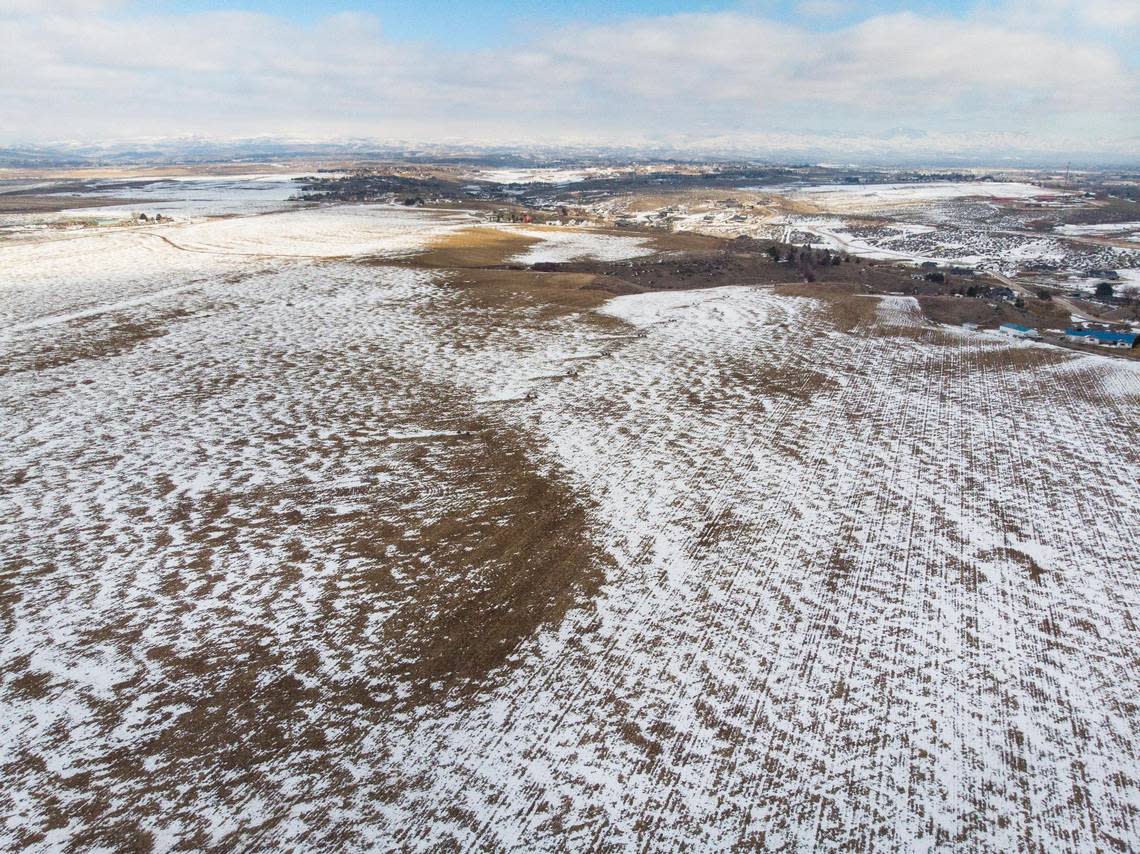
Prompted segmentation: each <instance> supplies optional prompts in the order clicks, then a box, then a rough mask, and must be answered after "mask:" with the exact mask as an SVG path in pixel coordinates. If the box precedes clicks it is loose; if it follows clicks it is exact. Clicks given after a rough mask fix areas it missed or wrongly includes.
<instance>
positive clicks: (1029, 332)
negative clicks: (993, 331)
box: [998, 323, 1041, 338]
mask: <svg viewBox="0 0 1140 854" xmlns="http://www.w3.org/2000/svg"><path fill="white" fill-rule="evenodd" d="M998 330H999V331H1000V332H1004V333H1005V334H1006V335H1012V336H1013V337H1014V338H1040V337H1041V333H1039V332H1038V331H1037V330H1036V329H1034V328H1033V327H1031V326H1024V325H1023V324H1020V323H1003V324H1002V325H1001V326H999V327H998Z"/></svg>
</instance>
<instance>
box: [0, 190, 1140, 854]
mask: <svg viewBox="0 0 1140 854" xmlns="http://www.w3.org/2000/svg"><path fill="white" fill-rule="evenodd" d="M466 222H467V220H466V219H465V217H464V216H463V215H462V214H454V215H448V216H446V217H443V216H439V215H434V214H430V213H424V212H405V211H395V210H393V209H390V208H380V207H367V208H330V209H322V210H317V211H297V212H293V213H289V214H280V215H272V216H260V217H254V218H250V219H247V220H245V219H243V220H224V221H214V222H210V223H205V224H200V225H194V226H183V227H173V226H171V227H166V226H164V227H160V228H156V229H152V230H148V231H146V232H143V231H139V230H131V231H125V232H113V233H107V234H103V235H98V236H92V235H83V236H81V237H63V236H61V237H60V238H59V239H55V240H50V241H45V242H37V243H15V244H13V243H4V244H0V325H2V326H3V328H4V334H3V336H2V337H0V366H2V367H0V407H2V410H3V411H4V412H5V418H4V419H2V420H0V451H2V453H0V485H2V489H0V553H2V557H3V565H4V567H5V569H4V575H3V576H2V578H3V585H2V586H0V620H2V621H3V623H2V627H3V632H2V633H0V767H3V769H4V772H5V773H4V777H5V786H4V789H3V791H2V792H0V805H2V807H3V809H2V812H3V814H4V816H5V819H4V823H3V824H2V825H0V847H3V848H14V847H18V846H21V845H32V846H35V847H38V848H43V849H58V848H64V847H69V846H70V847H74V848H79V849H94V848H99V847H104V848H117V847H124V846H128V845H129V846H130V847H147V846H153V847H154V848H156V849H158V850H171V849H173V848H175V847H176V846H179V847H193V848H207V847H223V848H265V847H271V848H291V849H310V850H312V849H326V848H341V849H342V848H353V849H356V848H363V847H375V848H381V849H385V850H389V849H411V850H440V849H462V850H470V849H481V848H490V849H512V850H567V849H572V850H577V849H599V848H613V847H619V846H628V847H638V848H641V849H644V850H676V851H680V850H694V849H697V850H723V849H728V848H732V847H741V848H746V849H772V850H805V849H816V848H833V847H835V848H838V847H847V848H857V849H861V850H862V849H869V848H872V847H874V848H876V849H879V850H888V851H914V850H931V849H934V848H956V849H961V850H985V851H1008V850H1017V849H1025V850H1043V851H1052V850H1096V849H1105V850H1111V849H1120V850H1127V849H1129V848H1130V847H1135V846H1136V845H1137V842H1138V840H1140V759H1138V758H1137V757H1138V756H1140V749H1138V748H1140V732H1138V717H1137V714H1136V708H1135V695H1136V691H1137V688H1138V687H1140V686H1138V684H1137V675H1136V674H1137V672H1140V671H1138V665H1140V661H1137V657H1136V649H1137V648H1138V644H1140V633H1138V629H1137V626H1136V624H1135V619H1134V615H1135V614H1136V613H1137V611H1138V610H1140V579H1138V577H1137V574H1136V572H1135V569H1136V566H1135V560H1134V558H1133V556H1134V555H1135V554H1136V553H1137V550H1138V547H1140V529H1138V528H1137V526H1136V524H1135V519H1136V517H1137V514H1138V513H1140V490H1137V488H1136V480H1137V472H1138V470H1140V457H1138V451H1137V447H1136V444H1135V442H1134V441H1133V436H1134V435H1135V434H1136V431H1137V429H1138V428H1140V370H1138V366H1137V364H1136V363H1134V362H1125V361H1121V360H1115V359H1111V358H1107V357H1101V356H1088V355H1076V354H1073V353H1069V352H1065V351H1061V350H1058V349H1056V348H1050V347H1047V346H1043V345H1035V344H1028V343H1022V342H1011V341H1008V340H1003V339H999V338H998V337H997V336H992V335H986V334H970V333H962V332H958V331H948V330H941V329H934V328H928V327H926V326H924V325H923V322H922V318H921V315H920V313H919V311H918V308H917V304H916V303H914V302H913V301H912V300H909V299H906V298H888V299H885V300H883V301H881V302H880V301H877V300H874V299H867V298H862V299H857V298H848V299H845V300H830V299H825V298H817V299H809V298H804V297H791V296H781V295H778V294H776V293H774V292H772V291H771V290H768V289H764V288H744V287H738V288H722V289H716V290H709V291H701V292H691V293H685V292H680V293H666V294H645V295H638V296H629V297H620V298H617V299H614V300H611V301H610V302H609V303H607V304H606V305H605V306H604V307H602V308H601V309H600V310H599V311H597V312H589V311H575V312H570V311H549V310H537V309H541V308H542V307H541V306H538V307H537V309H536V310H533V311H532V310H520V309H519V306H518V305H517V304H515V303H513V302H510V301H508V300H507V297H502V298H501V301H495V300H493V299H491V298H490V297H487V296H483V295H481V294H480V293H479V292H478V291H477V290H473V289H464V288H456V287H452V286H450V285H449V284H448V282H447V277H446V275H445V274H443V273H439V272H429V271H423V270H417V269H415V268H414V267H409V266H406V265H405V266H394V265H390V264H387V265H386V264H383V263H375V262H373V263H367V264H365V263H361V262H360V258H359V257H356V256H359V255H363V254H367V255H370V256H371V255H385V254H387V255H392V256H401V257H406V255H407V253H409V252H411V251H412V250H414V249H415V248H416V247H417V246H425V245H427V244H428V243H429V242H430V241H431V240H432V239H433V238H434V237H435V236H440V235H443V234H451V233H453V232H454V231H455V230H456V229H458V228H460V227H462V226H463V225H464V224H465V223H466ZM551 234H561V232H554V231H550V232H547V231H543V232H542V236H543V237H544V240H545V242H544V243H540V244H538V245H537V247H536V249H537V250H538V251H539V252H540V253H543V252H544V253H547V254H546V255H543V256H542V257H543V259H546V258H552V257H554V256H555V255H557V256H558V257H560V258H563V257H564V258H570V257H584V256H590V255H591V254H592V255H595V256H596V255H597V254H598V253H599V252H611V251H612V252H617V253H624V252H635V251H640V249H639V248H638V247H636V246H633V245H630V244H624V243H623V244H621V245H620V246H619V245H617V244H610V243H605V244H604V246H601V245H599V244H598V243H597V241H598V240H600V239H601V238H603V237H605V235H592V234H585V235H584V237H583V238H581V239H585V244H582V243H572V241H570V240H569V239H568V240H567V242H565V243H559V242H558V240H557V239H553V238H551V237H549V236H548V235H551ZM587 238H588V239H587ZM574 239H576V240H577V239H579V237H575V238H574ZM614 239H618V238H614ZM552 241H553V243H552ZM552 253H553V254H552ZM568 253H577V254H568ZM602 257H610V256H605V255H603V256H602ZM612 257H630V256H629V255H624V254H617V255H612ZM568 366H573V370H572V371H571V370H570V369H569V367H568ZM544 496H545V497H544ZM564 517H565V518H564ZM566 518H569V519H570V520H571V522H573V524H572V525H571V526H570V528H569V529H567V527H566V525H567V524H568V523H566V521H565V519H566ZM574 520H577V521H574ZM556 523H557V524H556ZM516 530H517V531H519V532H522V533H520V534H519V536H522V537H523V538H524V539H523V542H524V543H525V548H523V549H522V550H521V554H520V555H515V556H513V557H512V558H511V559H512V560H514V559H516V558H518V559H519V560H523V561H524V563H523V564H513V563H512V564H510V565H511V566H518V565H521V566H523V567H524V568H525V570H526V572H527V573H532V574H533V577H532V576H531V575H527V576H526V577H525V578H524V579H523V580H521V581H517V580H515V579H513V578H512V579H508V581H509V582H510V583H509V584H508V586H509V587H510V590H511V592H510V596H509V598H508V599H506V600H504V601H505V604H504V603H503V602H497V601H496V602H492V603H491V604H490V605H488V604H487V603H486V602H485V601H484V598H483V597H484V596H485V591H486V589H487V587H488V585H489V584H490V579H491V575H492V571H493V569H492V568H493V567H495V566H498V562H499V559H500V557H501V555H500V550H499V548H498V544H499V543H501V542H502V540H501V539H500V538H501V537H502V536H505V534H504V533H503V532H504V531H507V532H509V531H516ZM567 530H569V531H570V533H569V534H568V533H567ZM527 537H529V539H526V538H527ZM510 542H512V543H514V542H516V541H515V540H511V541H510ZM528 554H534V555H538V556H539V558H536V559H535V560H534V561H533V562H531V563H525V560H526V559H527V555H528ZM570 555H576V556H577V557H575V558H574V559H571V558H570ZM540 582H541V584H545V585H548V586H547V587H542V586H538V585H540ZM532 586H538V590H539V592H541V593H542V596H537V595H536V594H535V593H534V592H533V591H532V590H531V587H532ZM553 599H558V600H559V601H563V600H565V601H564V602H563V605H560V606H559V607H557V608H556V607H554V606H553V605H552V604H551V601H552V600H553ZM566 602H568V603H569V604H565V603H566ZM504 612H507V613H506V615H505V616H504ZM504 620H506V621H507V623H509V625H506V624H504ZM520 621H521V624H522V626H521V628H520V626H518V625H516V623H518V622H520ZM488 635H491V636H493V637H494V638H496V643H500V642H501V643H502V645H503V647H504V649H505V650H506V651H505V652H504V654H503V655H502V656H500V657H491V658H490V659H488V661H489V662H490V663H486V662H484V663H480V662H482V661H483V659H481V658H479V659H478V660H475V659H476V658H477V656H476V654H475V652H474V650H480V652H479V655H480V656H481V655H484V652H483V651H482V650H483V648H484V646H486V644H484V643H483V641H484V639H485V637H486V636H488ZM440 661H444V662H451V663H450V664H449V665H448V666H446V667H445V666H443V665H440V664H438V662H440ZM429 663H430V664H431V667H428V664H429ZM425 668H426V670H425ZM425 673H426V674H427V675H425ZM457 674H458V675H457Z"/></svg>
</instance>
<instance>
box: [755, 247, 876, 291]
mask: <svg viewBox="0 0 1140 854" xmlns="http://www.w3.org/2000/svg"><path fill="white" fill-rule="evenodd" d="M768 255H769V256H770V257H771V258H772V260H773V261H778V262H783V263H785V264H793V265H795V267H796V269H797V270H799V271H800V272H801V273H802V274H803V277H804V279H805V280H807V281H809V282H814V281H815V277H816V270H817V269H819V268H820V267H838V266H839V265H840V264H845V263H848V262H851V261H853V262H854V263H856V264H861V263H863V259H862V258H860V257H859V256H857V255H854V256H852V255H848V254H847V253H846V252H832V251H831V250H830V249H815V248H813V247H811V246H789V245H787V244H783V243H777V244H773V245H772V246H769V247H768Z"/></svg>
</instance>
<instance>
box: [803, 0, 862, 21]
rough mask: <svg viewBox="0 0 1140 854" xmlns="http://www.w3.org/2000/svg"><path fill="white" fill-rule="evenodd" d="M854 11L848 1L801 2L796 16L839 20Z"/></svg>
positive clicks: (816, 0) (818, 0) (813, 0)
mask: <svg viewBox="0 0 1140 854" xmlns="http://www.w3.org/2000/svg"><path fill="white" fill-rule="evenodd" d="M852 11H853V7H852V4H851V3H850V2H848V0H801V2H799V3H797V4H796V14H798V15H799V16H800V17H802V18H838V17H840V16H841V15H847V14H849V13H850V12H852Z"/></svg>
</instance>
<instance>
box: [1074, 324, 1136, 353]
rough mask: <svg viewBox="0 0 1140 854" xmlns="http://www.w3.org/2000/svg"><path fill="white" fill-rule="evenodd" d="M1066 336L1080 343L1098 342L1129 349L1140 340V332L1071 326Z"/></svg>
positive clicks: (1103, 344)
mask: <svg viewBox="0 0 1140 854" xmlns="http://www.w3.org/2000/svg"><path fill="white" fill-rule="evenodd" d="M1065 337H1066V338H1067V339H1069V340H1070V341H1076V342H1077V343H1080V344H1098V345H1100V346H1101V347H1121V348H1123V349H1126V350H1127V349H1129V348H1131V347H1135V346H1136V342H1137V340H1140V333H1136V332H1110V331H1108V330H1107V329H1078V328H1077V327H1069V328H1068V329H1066V330H1065Z"/></svg>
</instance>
